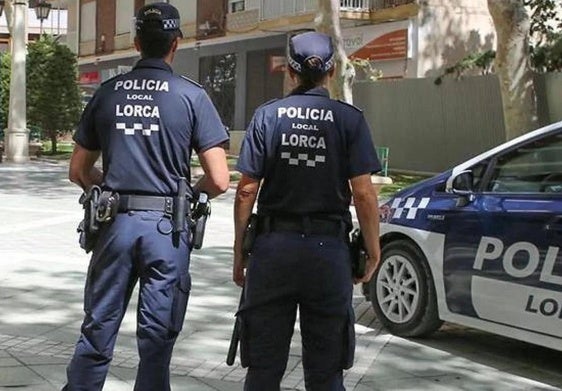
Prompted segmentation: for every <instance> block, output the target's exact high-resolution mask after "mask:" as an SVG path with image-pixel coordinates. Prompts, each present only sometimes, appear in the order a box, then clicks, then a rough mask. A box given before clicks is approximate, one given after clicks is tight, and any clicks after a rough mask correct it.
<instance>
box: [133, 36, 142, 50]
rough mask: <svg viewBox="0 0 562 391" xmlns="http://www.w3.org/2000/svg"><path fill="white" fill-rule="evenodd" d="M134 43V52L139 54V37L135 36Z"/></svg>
mask: <svg viewBox="0 0 562 391" xmlns="http://www.w3.org/2000/svg"><path fill="white" fill-rule="evenodd" d="M134 43H135V49H136V51H137V52H140V51H141V45H140V40H139V36H138V35H135V40H134Z"/></svg>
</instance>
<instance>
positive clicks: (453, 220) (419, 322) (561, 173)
mask: <svg viewBox="0 0 562 391" xmlns="http://www.w3.org/2000/svg"><path fill="white" fill-rule="evenodd" d="M380 241H381V247H382V259H381V265H380V267H379V269H378V270H377V271H376V272H375V274H374V276H373V278H372V280H371V281H370V283H368V284H365V285H364V292H365V293H366V295H367V296H368V298H369V299H370V300H371V303H372V306H373V309H374V311H375V313H376V315H377V317H378V318H379V319H380V321H381V323H382V324H383V325H384V326H385V327H386V328H387V329H388V330H389V331H390V332H391V333H393V334H395V335H399V336H406V337H414V336H424V335H428V334H430V333H431V332H433V331H435V330H437V329H438V328H439V327H440V325H441V323H442V322H443V321H449V322H453V323H457V324H461V325H465V326H470V327H474V328H478V329H481V330H485V331H488V332H492V333H496V334H501V335H504V336H507V337H512V338H516V339H520V340H523V341H527V342H531V343H534V344H538V345H543V346H547V347H550V348H553V349H557V350H562V327H561V325H562V250H561V247H562V122H558V123H555V124H552V125H550V126H547V127H544V128H541V129H539V130H536V131H533V132H530V133H528V134H525V135H523V136H521V137H519V138H516V139H514V140H511V141H509V142H506V143H505V144H502V145H500V146H498V147H496V148H493V149H491V150H489V151H487V152H485V153H482V154H481V155H479V156H477V157H475V158H473V159H470V160H468V161H466V162H464V163H462V164H459V165H458V166H456V167H454V168H453V169H451V170H448V171H446V172H444V173H442V174H440V175H437V176H435V177H433V178H430V179H427V180H425V181H423V182H420V183H418V184H416V185H413V186H411V187H409V188H406V189H404V190H402V191H400V192H398V193H397V194H395V195H394V196H393V197H392V198H391V199H390V200H389V201H388V202H386V203H384V204H383V205H382V206H381V234H380Z"/></svg>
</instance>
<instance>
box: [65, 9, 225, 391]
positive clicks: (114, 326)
mask: <svg viewBox="0 0 562 391" xmlns="http://www.w3.org/2000/svg"><path fill="white" fill-rule="evenodd" d="M181 37H182V33H181V31H180V18H179V13H178V10H177V9H176V8H174V7H173V6H171V5H169V4H166V3H153V4H150V5H147V6H144V7H142V8H141V9H140V10H139V11H138V14H137V18H136V37H135V47H136V49H137V50H138V51H140V54H141V59H140V60H139V61H138V62H137V64H136V65H135V66H134V68H133V70H132V71H131V72H129V73H127V74H124V75H119V76H117V77H115V78H113V79H110V80H109V81H107V82H105V83H104V84H103V85H102V86H100V88H99V89H98V91H97V92H96V94H95V95H94V97H93V98H92V99H91V101H90V102H89V104H88V105H87V107H86V108H85V110H84V113H83V115H82V118H81V121H80V124H79V126H78V130H77V132H76V134H75V136H74V140H75V142H76V147H75V149H74V152H73V155H72V158H71V161H70V172H69V177H70V180H71V181H72V182H74V183H76V184H78V185H79V186H81V187H82V188H83V189H84V190H87V189H89V188H90V187H91V186H93V185H99V186H100V188H101V189H102V190H104V191H105V192H110V193H111V194H112V195H113V196H115V194H117V195H118V199H119V201H118V205H117V210H116V212H117V213H116V214H115V216H114V218H113V219H112V220H111V221H109V222H104V223H101V227H100V232H99V238H98V239H97V241H96V243H95V246H94V248H93V253H92V254H93V255H92V258H91V261H90V265H89V269H88V275H87V281H86V287H85V294H84V311H85V317H84V321H83V323H82V327H81V335H80V338H79V340H78V342H77V344H76V349H75V352H74V356H73V357H72V360H71V361H70V364H69V365H68V368H67V379H68V381H67V385H66V386H65V388H64V390H70V391H79V390H80V391H82V390H88V391H90V390H101V389H102V388H103V385H104V382H105V379H106V375H107V372H108V369H109V364H110V362H111V359H112V355H113V348H114V344H115V339H116V337H117V332H118V329H119V326H120V324H121V321H122V319H123V316H124V313H125V309H126V307H127V304H128V302H129V299H130V297H131V294H132V291H133V289H134V286H135V284H136V283H137V281H138V282H139V296H138V308H137V342H138V351H139V356H140V362H139V366H138V371H137V376H136V381H135V387H134V389H135V390H137V391H143V390H144V391H166V390H170V374H169V372H170V371H169V364H170V359H171V355H172V349H173V347H174V343H175V341H176V338H177V336H178V334H179V332H180V330H181V329H182V325H183V321H184V316H185V311H186V306H187V301H188V296H189V291H190V287H191V278H190V274H189V260H190V244H189V241H190V233H189V231H190V230H189V228H188V227H187V224H188V219H186V221H185V223H184V224H183V225H182V226H180V227H177V229H172V227H173V226H174V224H177V221H174V220H173V219H175V215H174V218H173V219H172V218H171V217H170V216H171V214H172V213H173V211H175V210H186V212H185V213H188V212H189V202H190V201H189V200H190V199H192V198H193V197H194V196H195V195H196V194H197V193H199V192H205V193H207V194H208V196H209V197H211V198H212V197H214V196H216V195H218V194H221V193H223V192H225V191H226V189H227V188H228V182H229V174H228V168H227V164H226V156H225V151H224V149H223V148H222V147H221V144H222V143H224V142H225V141H227V139H228V136H227V133H226V130H225V127H224V126H223V124H222V121H221V120H220V118H219V115H218V113H217V111H216V109H215V107H214V106H213V104H212V103H211V101H210V99H209V97H208V95H207V94H206V93H205V91H204V90H203V89H202V87H201V86H200V85H198V84H196V83H194V82H192V81H190V80H189V79H186V78H184V77H182V76H179V75H177V74H174V72H173V70H172V68H171V66H170V65H171V63H172V61H173V59H174V54H175V52H176V49H177V48H178V44H179V40H180V39H181ZM192 151H195V152H196V153H197V155H198V156H199V159H200V162H201V165H202V167H203V169H204V172H205V174H204V176H203V177H202V178H201V180H199V181H198V182H197V183H196V184H195V185H194V186H191V185H190V183H189V181H190V166H189V164H190V158H191V154H192ZM100 154H101V156H102V158H103V171H100V170H98V169H97V168H96V167H95V166H94V163H95V162H96V160H97V159H98V157H99V156H100ZM182 178H185V179H182ZM182 187H183V189H185V188H186V187H187V191H186V194H185V196H179V195H178V191H179V188H182ZM113 199H114V200H115V199H117V197H114V198H113ZM186 204H187V208H186ZM181 208H184V209H181ZM179 216H180V217H181V218H178V220H180V221H181V220H182V218H183V217H184V214H183V213H180V214H179Z"/></svg>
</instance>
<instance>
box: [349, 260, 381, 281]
mask: <svg viewBox="0 0 562 391" xmlns="http://www.w3.org/2000/svg"><path fill="white" fill-rule="evenodd" d="M380 261H381V258H380V254H377V255H375V256H373V257H369V258H368V259H367V262H365V275H363V277H362V278H354V279H353V280H354V282H355V284H359V283H363V282H369V281H371V278H372V277H373V273H375V270H377V268H378V267H379V263H380Z"/></svg>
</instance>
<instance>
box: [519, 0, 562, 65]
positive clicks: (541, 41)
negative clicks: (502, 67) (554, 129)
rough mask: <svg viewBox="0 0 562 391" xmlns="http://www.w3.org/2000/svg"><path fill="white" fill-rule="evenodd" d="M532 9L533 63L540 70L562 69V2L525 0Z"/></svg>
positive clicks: (554, 0)
mask: <svg viewBox="0 0 562 391" xmlns="http://www.w3.org/2000/svg"><path fill="white" fill-rule="evenodd" d="M523 2H524V4H525V5H526V6H527V7H529V9H530V10H531V31H530V34H531V38H532V39H531V46H530V50H531V65H532V66H533V68H534V69H535V70H536V71H538V72H553V71H562V17H561V16H560V13H561V12H562V4H561V3H560V1H559V0H524V1H523Z"/></svg>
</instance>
